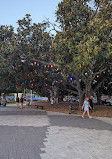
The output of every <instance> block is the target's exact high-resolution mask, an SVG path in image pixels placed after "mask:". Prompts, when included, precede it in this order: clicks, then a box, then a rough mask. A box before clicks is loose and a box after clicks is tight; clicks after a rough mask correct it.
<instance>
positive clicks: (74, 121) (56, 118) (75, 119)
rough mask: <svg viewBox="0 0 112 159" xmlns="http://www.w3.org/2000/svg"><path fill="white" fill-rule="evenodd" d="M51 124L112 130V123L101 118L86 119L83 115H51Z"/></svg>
mask: <svg viewBox="0 0 112 159" xmlns="http://www.w3.org/2000/svg"><path fill="white" fill-rule="evenodd" d="M49 118H50V123H51V126H60V127H64V126H65V127H78V128H82V129H83V128H85V129H95V130H109V131H112V124H109V123H106V122H104V121H101V120H99V119H95V118H92V119H88V118H87V117H85V118H84V119H82V118H81V116H68V115H50V116H49Z"/></svg>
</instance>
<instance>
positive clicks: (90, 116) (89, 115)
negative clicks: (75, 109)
mask: <svg viewBox="0 0 112 159" xmlns="http://www.w3.org/2000/svg"><path fill="white" fill-rule="evenodd" d="M87 115H88V117H89V119H91V116H90V115H89V111H87Z"/></svg>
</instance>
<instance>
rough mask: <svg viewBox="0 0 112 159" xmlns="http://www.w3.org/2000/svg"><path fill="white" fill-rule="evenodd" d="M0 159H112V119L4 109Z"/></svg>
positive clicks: (0, 123)
mask: <svg viewBox="0 0 112 159" xmlns="http://www.w3.org/2000/svg"><path fill="white" fill-rule="evenodd" d="M0 159H112V118H110V119H109V118H93V119H92V120H89V119H88V118H85V119H81V117H80V116H76V115H65V114H59V113H52V112H45V111H41V110H37V109H34V108H28V107H26V108H24V109H23V110H20V109H19V108H16V107H15V106H8V107H6V108H2V107H1V108H0Z"/></svg>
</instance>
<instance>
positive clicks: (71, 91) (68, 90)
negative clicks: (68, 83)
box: [66, 89, 78, 95]
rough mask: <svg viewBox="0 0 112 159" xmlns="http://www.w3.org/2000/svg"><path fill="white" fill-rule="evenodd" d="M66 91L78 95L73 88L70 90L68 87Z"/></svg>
mask: <svg viewBox="0 0 112 159" xmlns="http://www.w3.org/2000/svg"><path fill="white" fill-rule="evenodd" d="M66 91H67V92H70V93H73V94H76V95H78V92H77V91H73V90H70V89H66Z"/></svg>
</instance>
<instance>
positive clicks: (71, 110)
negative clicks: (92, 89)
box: [69, 104, 78, 114]
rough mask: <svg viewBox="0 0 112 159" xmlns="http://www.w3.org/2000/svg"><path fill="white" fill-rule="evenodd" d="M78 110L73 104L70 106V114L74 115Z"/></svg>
mask: <svg viewBox="0 0 112 159" xmlns="http://www.w3.org/2000/svg"><path fill="white" fill-rule="evenodd" d="M76 110H78V109H77V107H76V106H73V105H71V104H70V105H69V114H72V113H73V112H75V111H76Z"/></svg>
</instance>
